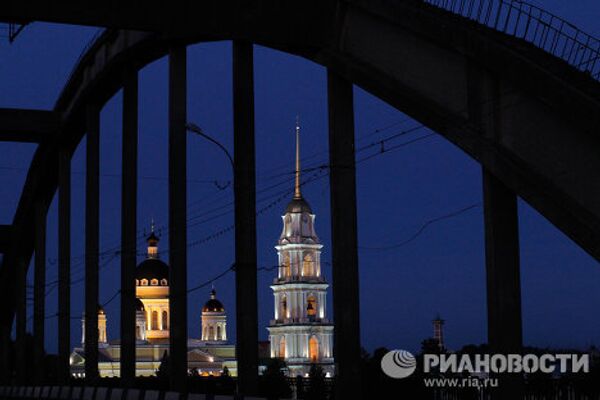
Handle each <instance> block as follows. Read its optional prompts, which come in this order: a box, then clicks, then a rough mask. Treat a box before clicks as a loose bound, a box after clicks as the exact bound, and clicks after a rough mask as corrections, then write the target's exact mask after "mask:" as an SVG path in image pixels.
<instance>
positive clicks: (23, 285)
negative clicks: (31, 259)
mask: <svg viewBox="0 0 600 400" xmlns="http://www.w3.org/2000/svg"><path fill="white" fill-rule="evenodd" d="M15 267H16V269H17V273H16V279H17V281H16V283H15V284H16V289H15V294H16V296H17V298H16V299H15V314H16V315H15V319H16V321H15V323H16V326H15V333H16V340H15V347H16V349H15V350H16V351H15V364H16V370H17V371H16V372H17V382H18V383H20V384H24V383H26V382H27V381H28V379H27V377H28V374H27V263H26V262H25V261H24V260H23V259H21V258H17V259H16V265H15Z"/></svg>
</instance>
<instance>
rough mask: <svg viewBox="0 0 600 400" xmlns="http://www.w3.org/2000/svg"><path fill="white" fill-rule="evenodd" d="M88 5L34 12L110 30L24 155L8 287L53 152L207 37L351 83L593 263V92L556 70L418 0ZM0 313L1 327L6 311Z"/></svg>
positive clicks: (597, 231)
mask: <svg viewBox="0 0 600 400" xmlns="http://www.w3.org/2000/svg"><path fill="white" fill-rule="evenodd" d="M24 3H27V2H24ZM100 3H101V2H97V1H92V0H87V1H83V2H81V7H82V9H84V8H86V7H87V9H89V10H94V12H95V14H94V15H92V14H89V13H88V12H87V11H83V12H81V10H79V15H76V14H77V13H64V14H60V13H56V14H52V13H50V14H45V15H50V17H48V16H46V17H44V18H46V20H52V21H54V22H66V23H82V24H90V25H99V26H106V27H109V28H113V29H109V30H108V31H106V32H105V33H104V34H102V35H101V36H100V37H99V38H98V39H97V40H96V41H95V42H94V43H93V44H92V45H91V46H90V47H89V49H87V51H86V53H85V54H84V55H83V56H82V58H81V59H80V60H79V62H78V65H77V66H76V68H75V70H74V71H73V73H72V74H71V76H70V78H69V82H68V83H67V85H66V86H65V88H64V90H63V92H62V93H61V95H60V97H59V99H58V101H57V103H56V105H55V108H54V110H53V113H54V114H55V115H56V116H57V117H58V119H59V121H60V123H61V126H60V129H59V130H58V131H57V134H56V136H54V137H52V138H50V139H49V140H47V141H45V142H43V143H41V144H40V146H39V148H38V150H37V151H36V154H35V156H34V160H33V162H32V166H31V168H30V171H29V174H28V178H27V182H26V185H25V188H24V191H23V195H22V197H21V200H20V203H19V206H18V210H17V213H16V216H15V220H14V224H13V225H14V227H15V243H18V244H19V246H18V247H14V248H13V249H12V251H11V252H10V253H9V254H7V256H6V257H5V258H4V260H3V265H2V274H3V275H4V276H6V277H11V276H13V277H14V274H15V271H14V267H11V266H14V265H16V262H17V260H19V259H29V258H30V257H31V254H32V251H33V242H34V241H33V236H34V226H35V219H34V216H35V213H34V212H33V209H34V206H35V204H36V201H39V199H40V198H42V199H44V200H45V202H46V203H47V204H48V203H49V202H50V201H51V199H52V197H53V195H54V193H55V191H56V188H57V182H58V176H57V173H56V170H57V168H56V166H57V165H58V161H59V149H60V148H61V147H65V146H66V147H67V148H70V149H71V151H72V150H73V149H74V148H75V147H76V146H77V144H78V143H79V142H80V140H81V138H82V137H83V135H84V133H85V130H86V127H85V121H86V109H87V107H88V106H89V105H90V104H94V105H95V106H101V105H102V104H104V102H106V101H107V100H108V99H109V98H110V97H111V96H112V95H114V93H115V92H116V91H117V90H118V89H119V88H120V87H121V86H122V85H123V74H124V71H128V70H129V71H130V70H138V69H139V68H141V67H142V66H144V65H146V64H147V63H149V62H152V61H153V60H155V59H157V58H159V57H162V56H164V55H166V54H167V53H168V52H169V49H171V48H172V47H173V46H174V45H187V44H191V43H198V42H202V41H213V40H235V41H238V42H246V43H255V44H260V45H263V46H267V47H270V48H273V49H277V50H282V51H285V52H287V53H290V54H295V55H298V56H302V57H304V58H306V59H309V60H311V61H314V62H316V63H319V64H321V65H323V66H325V67H327V68H328V70H329V71H330V72H331V73H333V74H335V75H337V76H339V77H341V78H342V79H345V80H347V81H349V82H353V83H354V84H356V85H359V86H361V87H362V88H364V89H365V90H367V91H369V92H371V93H372V94H374V95H375V96H377V97H379V98H381V99H383V100H385V101H387V102H388V103H389V104H391V105H392V106H394V107H396V108H398V109H399V110H401V111H402V112H404V113H406V114H408V115H409V116H411V117H412V118H414V119H416V120H417V121H419V122H421V123H422V124H423V125H424V126H427V127H429V128H431V129H432V130H434V131H436V132H438V133H439V134H441V135H443V136H444V137H445V138H447V139H448V140H450V141H451V142H452V143H454V144H455V145H457V146H458V147H460V148H461V149H463V150H464V151H465V152H466V153H467V154H468V155H470V156H471V157H473V158H474V159H475V160H477V161H478V162H480V163H481V164H482V166H483V168H484V169H485V170H486V171H488V172H489V173H490V174H491V175H493V176H495V177H496V179H498V180H499V181H501V182H502V183H503V184H504V185H506V187H508V188H509V189H510V190H511V191H512V192H514V193H516V194H518V195H520V196H521V197H522V198H523V199H524V200H526V201H527V202H528V203H529V204H531V205H532V206H533V207H534V208H535V209H537V210H538V211H539V212H540V213H541V214H543V215H544V216H545V217H546V218H548V219H549V220H550V221H551V222H552V223H553V224H554V225H555V226H557V227H558V228H559V229H561V230H562V231H563V232H565V233H566V234H567V235H568V236H569V237H570V238H571V239H573V240H574V241H575V242H576V243H578V244H579V245H580V246H581V247H582V248H583V249H585V250H586V251H587V252H588V253H590V254H591V255H592V256H593V257H595V258H596V259H600V202H598V201H597V199H598V198H599V197H600V182H599V181H598V180H596V179H594V175H593V174H594V171H597V170H598V169H599V168H600V157H598V154H600V139H599V138H598V136H597V134H596V132H597V130H598V128H599V127H600V94H599V93H600V90H599V89H600V86H599V83H598V82H597V81H596V80H594V79H593V78H592V77H591V76H589V75H587V74H585V73H584V72H581V71H578V70H576V69H574V68H572V67H571V66H569V65H568V64H566V63H565V62H564V61H563V60H560V59H557V58H555V57H552V56H551V55H549V54H546V53H545V52H544V51H542V50H540V49H538V48H536V47H535V46H532V45H530V44H528V43H526V42H525V41H520V40H518V39H516V38H514V37H510V36H508V35H505V34H502V33H499V32H496V31H494V30H493V29H490V28H487V27H483V26H480V25H478V24H475V23H472V22H469V21H465V20H464V19H463V18H461V17H458V16H456V15H453V14H452V13H448V12H446V11H443V10H440V9H437V8H436V7H433V6H431V5H428V4H425V3H423V2H421V1H416V0H415V1H405V2H396V1H387V0H379V1H360V0H353V1H343V2H327V1H326V2H322V1H290V2H286V3H285V4H282V3H281V2H277V1H269V0H264V1H261V2H255V4H252V5H241V4H238V2H234V1H223V2H220V5H215V4H213V3H212V2H194V3H193V4H192V3H189V4H188V3H186V7H177V6H176V7H174V10H175V11H174V12H173V13H171V14H169V18H167V20H168V22H167V23H165V22H164V18H163V17H164V12H163V13H161V11H163V10H159V9H155V8H152V7H150V8H149V10H148V15H147V18H145V19H144V20H141V19H140V18H137V17H136V16H135V15H134V13H133V10H132V9H129V8H127V7H130V6H127V5H116V6H115V5H113V7H116V8H115V9H113V10H111V11H109V10H105V13H102V12H98V10H99V9H102V7H104V6H103V5H102V4H100ZM178 5H179V6H181V4H179V3H178ZM120 7H123V9H120ZM234 7H235V9H236V10H237V11H238V12H236V13H233V14H232V13H231V9H233V8H234ZM15 10H18V7H15ZM65 15H66V16H65ZM30 17H31V19H38V18H36V17H35V16H30ZM193 17H198V18H199V19H200V21H196V20H193V19H192V18H193ZM44 18H39V19H44ZM116 28H125V29H138V30H145V31H147V32H140V31H134V30H128V31H126V30H117V29H116ZM374 38H376V39H377V40H373V39H374ZM3 281H4V282H12V281H13V280H11V279H10V278H9V279H3ZM6 290H7V293H10V292H11V291H12V288H11V287H7V288H6ZM11 298H12V297H11ZM2 311H3V317H4V318H5V321H7V322H8V321H10V320H11V319H12V316H13V311H14V304H11V305H10V307H7V308H6V309H4V310H2Z"/></svg>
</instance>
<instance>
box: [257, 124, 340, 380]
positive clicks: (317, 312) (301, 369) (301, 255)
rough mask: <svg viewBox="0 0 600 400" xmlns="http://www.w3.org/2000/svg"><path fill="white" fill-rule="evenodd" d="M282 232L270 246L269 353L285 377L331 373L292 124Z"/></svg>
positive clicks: (329, 327)
mask: <svg viewBox="0 0 600 400" xmlns="http://www.w3.org/2000/svg"><path fill="white" fill-rule="evenodd" d="M282 218H283V231H282V232H281V236H280V237H279V241H278V244H277V246H275V248H276V249H277V254H278V256H279V269H278V274H277V278H275V279H274V281H273V285H272V286H271V289H273V294H274V298H275V319H273V320H271V323H270V325H269V327H268V328H267V329H268V331H269V341H270V346H271V357H272V358H282V359H284V361H285V362H286V364H287V366H288V368H289V371H290V376H296V375H305V374H306V373H308V371H309V369H310V365H311V364H319V365H320V366H321V367H322V368H323V370H324V371H325V372H326V373H327V374H328V375H330V376H331V375H332V374H333V372H334V368H333V324H332V322H331V321H329V320H328V319H327V316H326V310H327V308H326V299H327V288H328V287H329V285H328V284H327V282H326V281H325V279H324V277H323V275H322V274H321V249H322V247H323V245H322V244H321V243H320V241H319V238H318V236H317V233H316V231H315V225H314V224H315V214H313V212H312V209H311V208H310V206H309V204H308V202H307V201H306V200H305V199H304V198H303V197H302V193H301V191H300V127H299V125H298V124H296V179H295V189H294V198H293V199H292V201H291V202H290V203H289V204H288V206H287V208H286V210H285V214H284V215H283V217H282Z"/></svg>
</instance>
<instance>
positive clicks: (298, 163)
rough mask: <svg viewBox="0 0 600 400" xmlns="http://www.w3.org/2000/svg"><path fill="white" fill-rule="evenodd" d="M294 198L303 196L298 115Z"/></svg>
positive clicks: (298, 118) (297, 119) (297, 121)
mask: <svg viewBox="0 0 600 400" xmlns="http://www.w3.org/2000/svg"><path fill="white" fill-rule="evenodd" d="M294 198H295V199H301V198H302V193H301V192H300V117H298V116H296V185H295V186H294Z"/></svg>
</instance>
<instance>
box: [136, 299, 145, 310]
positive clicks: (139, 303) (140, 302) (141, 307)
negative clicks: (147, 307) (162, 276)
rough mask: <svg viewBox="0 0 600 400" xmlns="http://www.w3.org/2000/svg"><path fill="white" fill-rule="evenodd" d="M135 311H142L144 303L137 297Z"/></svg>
mask: <svg viewBox="0 0 600 400" xmlns="http://www.w3.org/2000/svg"><path fill="white" fill-rule="evenodd" d="M135 311H142V312H143V311H144V303H142V301H141V300H140V299H138V298H136V299H135Z"/></svg>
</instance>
